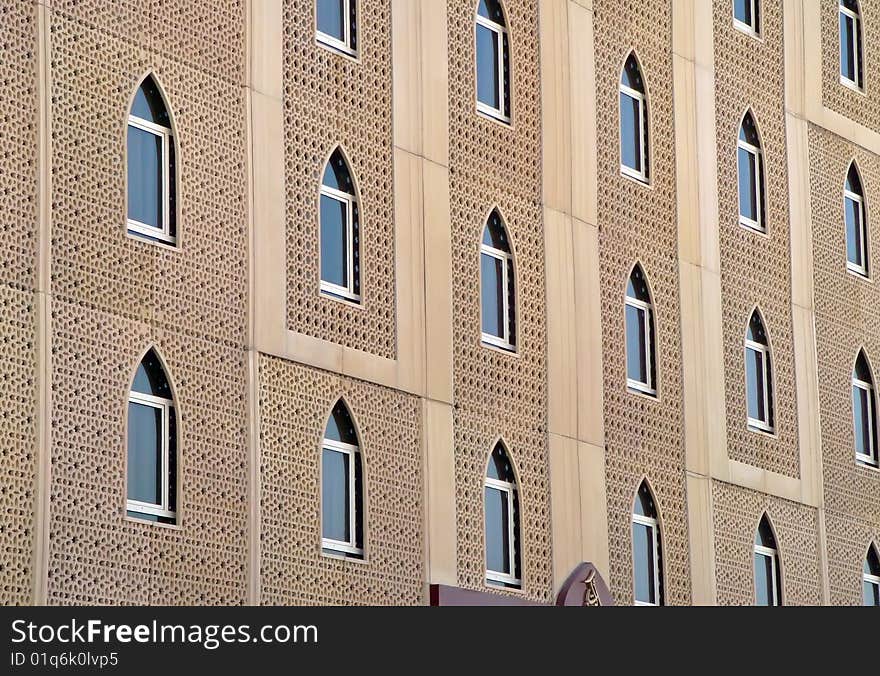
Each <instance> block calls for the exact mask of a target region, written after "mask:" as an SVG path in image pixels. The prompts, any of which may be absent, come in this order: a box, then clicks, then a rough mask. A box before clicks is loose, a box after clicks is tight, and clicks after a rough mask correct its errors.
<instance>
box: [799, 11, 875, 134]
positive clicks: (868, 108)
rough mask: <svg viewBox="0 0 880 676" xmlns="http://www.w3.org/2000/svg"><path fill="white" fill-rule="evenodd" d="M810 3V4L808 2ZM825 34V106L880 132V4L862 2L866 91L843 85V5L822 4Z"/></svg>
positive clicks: (823, 49)
mask: <svg viewBox="0 0 880 676" xmlns="http://www.w3.org/2000/svg"><path fill="white" fill-rule="evenodd" d="M807 1H808V2H809V1H810V0H807ZM818 4H819V5H820V7H821V17H820V21H821V31H822V103H823V104H824V105H825V106H826V107H828V108H830V109H831V110H834V111H836V112H838V113H840V114H841V115H845V116H846V117H848V118H849V119H850V120H854V121H856V122H858V123H859V124H863V125H865V126H866V127H869V128H870V129H873V130H874V131H876V132H880V80H878V71H877V69H878V66H880V55H878V53H877V48H876V45H878V44H880V2H878V1H877V0H859V5H860V6H861V9H862V44H863V51H862V53H863V55H864V73H865V90H864V91H863V92H859V91H855V90H853V89H851V88H850V87H847V86H846V85H844V84H842V83H841V81H840V20H839V10H838V6H839V3H838V2H837V0H835V1H834V2H820V3H818Z"/></svg>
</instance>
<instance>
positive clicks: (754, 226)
mask: <svg viewBox="0 0 880 676" xmlns="http://www.w3.org/2000/svg"><path fill="white" fill-rule="evenodd" d="M740 129H742V125H740ZM736 147H737V158H736V173H737V175H736V186H737V187H736V192H737V196H738V203H737V211H738V212H739V224H740V225H742V226H743V227H746V228H749V229H750V230H754V231H755V232H760V233H764V234H766V232H767V227H766V225H765V224H764V222H763V221H764V219H763V217H762V212H763V209H762V208H761V207H762V206H763V202H762V201H761V200H762V192H761V162H762V161H763V157H762V152H761V148H759V147H758V146H754V145H752V144H751V143H749V142H748V141H743V140H742V139H741V138H739V137H737V139H736ZM740 149H742V150H745V151H746V152H748V153H749V154H751V155H754V157H755V185H754V186H753V195H752V196H753V197H754V199H755V213H756V215H757V216H758V218H757V220H753V219H751V218H749V217H748V216H744V215H743V212H742V194H741V193H740V180H739V172H740V166H739V150H740Z"/></svg>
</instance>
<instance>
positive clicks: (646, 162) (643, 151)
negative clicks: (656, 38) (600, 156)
mask: <svg viewBox="0 0 880 676" xmlns="http://www.w3.org/2000/svg"><path fill="white" fill-rule="evenodd" d="M649 166H650V157H649V154H648V97H647V92H646V89H645V81H644V78H643V77H642V70H641V68H640V67H639V62H638V59H636V55H635V53H634V52H631V53H630V55H629V56H628V57H627V59H626V62H625V63H624V65H623V73H621V76H620V171H621V173H623V174H625V175H626V176H630V177H632V178H634V179H636V180H638V181H641V182H642V183H647V182H648V177H649V176H650V173H649Z"/></svg>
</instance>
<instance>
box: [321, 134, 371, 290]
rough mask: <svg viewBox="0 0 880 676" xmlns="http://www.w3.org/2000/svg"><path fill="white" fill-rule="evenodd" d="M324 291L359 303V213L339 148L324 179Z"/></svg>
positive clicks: (326, 168) (322, 221)
mask: <svg viewBox="0 0 880 676" xmlns="http://www.w3.org/2000/svg"><path fill="white" fill-rule="evenodd" d="M320 220H321V246H320V248H321V292H322V293H323V294H325V295H328V296H331V297H334V298H340V299H343V300H347V301H351V302H353V303H360V301H361V260H360V210H359V208H358V200H357V196H356V193H355V185H354V180H353V178H352V173H351V170H350V169H349V166H348V162H346V160H345V156H344V155H343V154H342V151H341V150H340V149H339V148H337V149H336V150H334V151H333V154H332V155H331V156H330V160H329V161H328V162H327V166H326V167H325V168H324V176H323V178H322V179H321V208H320Z"/></svg>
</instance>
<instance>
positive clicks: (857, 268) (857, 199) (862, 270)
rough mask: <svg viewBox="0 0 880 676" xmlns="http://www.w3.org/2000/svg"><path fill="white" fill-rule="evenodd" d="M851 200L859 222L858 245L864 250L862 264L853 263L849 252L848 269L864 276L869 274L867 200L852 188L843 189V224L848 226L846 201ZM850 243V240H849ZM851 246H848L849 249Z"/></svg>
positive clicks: (847, 229) (847, 257)
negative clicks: (866, 226)
mask: <svg viewBox="0 0 880 676" xmlns="http://www.w3.org/2000/svg"><path fill="white" fill-rule="evenodd" d="M847 200H850V201H852V202H854V203H855V206H856V218H857V219H858V222H857V223H856V228H855V230H856V232H857V237H858V238H859V241H858V245H859V249H860V251H861V252H862V265H858V264H856V263H853V262H852V261H851V260H850V259H849V253H847V256H846V269H847V270H849V271H850V272H855V273H856V274H858V275H861V276H862V277H867V276H868V233H867V229H866V228H865V201H864V199H863V198H862V196H861V195H859V194H858V193H854V192H852V191H851V190H847V189H846V188H844V189H843V224H844V226H848V225H849V224H848V223H847V222H846V214H847V209H846V201H847ZM848 231H849V227H846V229H845V232H848ZM847 244H849V242H847ZM848 249H849V247H847V250H848Z"/></svg>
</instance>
